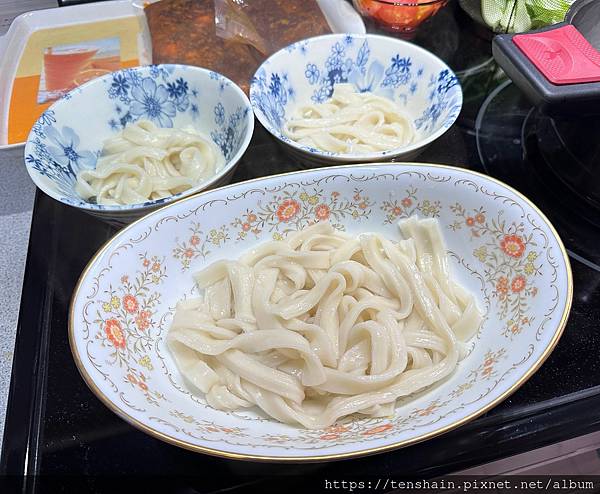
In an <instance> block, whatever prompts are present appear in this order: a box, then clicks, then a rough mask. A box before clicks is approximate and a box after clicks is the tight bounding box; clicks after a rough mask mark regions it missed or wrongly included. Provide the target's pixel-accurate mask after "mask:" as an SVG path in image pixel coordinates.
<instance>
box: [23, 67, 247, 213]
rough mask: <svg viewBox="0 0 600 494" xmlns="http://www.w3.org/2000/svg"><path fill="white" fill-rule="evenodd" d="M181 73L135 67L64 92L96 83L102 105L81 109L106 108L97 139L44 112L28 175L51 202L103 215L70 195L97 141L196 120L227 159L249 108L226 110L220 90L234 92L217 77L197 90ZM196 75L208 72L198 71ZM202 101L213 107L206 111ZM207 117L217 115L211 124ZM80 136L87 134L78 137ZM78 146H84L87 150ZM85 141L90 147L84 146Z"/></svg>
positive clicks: (30, 146) (79, 124)
mask: <svg viewBox="0 0 600 494" xmlns="http://www.w3.org/2000/svg"><path fill="white" fill-rule="evenodd" d="M187 70H188V69H187V67H186V66H177V65H163V66H150V67H138V68H132V69H125V70H122V71H118V72H115V73H113V74H110V75H107V76H104V77H102V78H100V79H99V80H95V81H92V82H91V83H87V84H85V85H82V86H80V87H79V88H77V89H76V90H74V91H72V92H71V93H70V94H71V97H72V98H73V97H80V95H81V94H83V91H85V88H86V86H87V85H88V84H95V85H98V84H100V85H101V86H102V87H101V89H100V93H98V92H95V95H96V96H97V98H96V99H98V100H100V99H102V100H103V101H95V102H94V103H88V102H84V104H85V103H87V105H90V104H102V105H103V106H106V107H107V108H109V109H112V110H109V112H110V113H109V116H108V118H106V120H105V130H103V131H102V132H101V134H102V137H101V138H98V137H95V136H94V137H91V136H90V135H89V132H88V131H87V129H86V128H85V120H84V119H83V120H81V119H77V118H75V119H73V118H72V116H71V115H68V114H65V113H64V112H63V113H62V114H61V115H59V112H58V108H57V109H56V110H54V109H52V108H50V109H48V110H46V111H45V112H44V113H43V114H42V115H41V116H40V117H39V119H38V120H37V122H36V123H35V125H34V126H33V128H32V134H31V135H30V137H29V139H28V143H27V146H26V155H25V162H26V165H27V166H28V167H29V168H30V169H31V170H32V171H33V172H34V173H36V174H39V175H40V176H42V177H44V181H45V183H48V181H50V182H51V183H52V188H53V189H54V191H55V194H56V196H55V197H56V198H57V199H60V200H61V201H63V202H66V203H68V204H72V205H75V206H82V205H85V207H86V208H87V209H89V208H93V209H98V210H105V209H114V207H110V206H108V207H107V206H103V205H99V204H93V205H91V204H88V203H85V202H84V201H83V200H82V199H81V198H79V196H78V195H77V194H76V193H75V192H74V185H75V182H76V176H77V173H78V172H79V171H80V170H81V169H87V168H94V166H95V165H96V161H97V159H98V156H99V155H100V153H101V148H102V143H103V141H104V140H105V139H106V138H108V137H110V136H111V135H113V134H115V133H117V132H119V131H121V130H122V129H123V128H124V127H125V126H127V125H128V124H129V123H131V122H135V121H137V120H139V119H149V120H151V121H153V122H154V123H155V124H156V125H158V126H159V127H173V126H174V125H175V124H176V122H177V121H178V120H181V122H184V123H183V125H184V126H185V125H186V124H187V125H189V124H190V123H191V122H190V120H191V121H197V120H200V121H201V123H202V124H203V127H202V128H204V132H205V133H206V134H207V135H208V136H209V137H210V138H211V139H212V140H213V141H214V143H215V144H216V145H217V146H218V147H219V149H220V150H221V152H222V153H223V156H224V157H225V159H226V160H227V161H229V160H231V159H232V158H233V157H234V155H235V154H236V153H237V152H238V150H239V149H240V147H241V146H243V145H244V140H245V139H246V138H248V136H247V133H248V126H249V124H251V119H252V118H253V117H252V115H251V114H250V107H248V106H242V105H240V104H237V105H235V106H233V105H232V102H233V101H235V99H234V100H233V101H229V100H228V99H227V98H231V97H232V96H234V95H233V94H230V93H228V96H227V97H226V96H225V93H224V90H225V88H229V90H230V91H232V92H233V91H234V88H233V87H232V84H231V82H230V81H229V80H228V79H225V78H224V77H223V76H221V75H220V74H217V73H216V72H210V74H208V75H209V77H206V78H205V79H204V80H203V82H202V86H201V87H197V86H196V83H195V81H194V79H193V77H188V76H187V74H186V72H187ZM196 70H202V71H203V72H209V71H204V69H196ZM102 88H104V89H102ZM235 90H236V91H237V90H238V88H235ZM203 94H205V96H206V95H207V94H210V98H206V97H205V98H202V95H203ZM238 99H239V96H238ZM208 101H216V103H215V104H213V105H212V106H208V107H207V102H208ZM240 102H241V100H240ZM59 103H60V102H59ZM104 113H106V112H104ZM213 115H214V116H215V117H216V116H217V115H218V121H217V122H214V119H213ZM200 117H202V118H201V119H200ZM65 120H70V121H76V125H63V122H64V121H65ZM180 125H181V123H180ZM81 132H84V133H86V132H88V134H87V135H85V136H84V135H83V134H81V135H80V133H81ZM84 142H87V143H88V144H87V146H86V145H84V144H83V143H84ZM90 142H94V143H95V144H96V145H95V146H93V147H90V146H89V143H90ZM180 195H185V193H183V194H180ZM170 200H172V199H171V198H165V199H162V200H153V201H148V202H146V203H144V204H142V205H135V206H121V207H119V208H121V209H128V208H132V207H138V208H139V207H140V206H141V207H145V206H150V205H157V204H160V203H163V202H169V201H170Z"/></svg>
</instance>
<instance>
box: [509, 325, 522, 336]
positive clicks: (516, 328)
mask: <svg viewBox="0 0 600 494" xmlns="http://www.w3.org/2000/svg"><path fill="white" fill-rule="evenodd" d="M520 331H521V328H520V327H519V325H518V324H513V327H512V328H510V332H511V333H512V334H519V333H520Z"/></svg>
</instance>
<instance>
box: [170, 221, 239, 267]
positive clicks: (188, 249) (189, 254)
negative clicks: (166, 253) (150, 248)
mask: <svg viewBox="0 0 600 494" xmlns="http://www.w3.org/2000/svg"><path fill="white" fill-rule="evenodd" d="M189 231H190V236H189V237H188V238H187V239H185V240H179V239H178V238H176V239H175V248H174V249H173V257H174V258H175V259H179V261H181V270H182V271H186V270H187V269H188V268H189V267H190V265H191V263H192V260H194V259H197V258H202V259H205V258H206V256H207V255H209V254H210V253H211V252H212V251H211V250H210V245H211V244H212V245H213V246H215V247H221V246H222V245H223V244H224V243H225V242H227V241H228V240H229V232H228V231H227V227H226V226H225V225H224V226H222V227H221V228H213V229H211V230H210V232H209V233H208V234H205V233H204V232H203V231H202V230H201V228H200V224H199V223H196V222H192V226H191V227H190V228H189Z"/></svg>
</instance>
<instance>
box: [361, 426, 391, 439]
mask: <svg viewBox="0 0 600 494" xmlns="http://www.w3.org/2000/svg"><path fill="white" fill-rule="evenodd" d="M393 427H394V426H393V425H392V424H384V425H379V426H377V427H373V428H372V429H369V430H367V431H365V432H363V436H372V435H373V434H381V433H382V432H385V431H389V430H390V429H392V428H393Z"/></svg>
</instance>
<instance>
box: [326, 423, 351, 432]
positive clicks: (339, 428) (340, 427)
mask: <svg viewBox="0 0 600 494" xmlns="http://www.w3.org/2000/svg"><path fill="white" fill-rule="evenodd" d="M325 430H326V431H327V432H335V433H337V434H340V433H342V432H348V431H349V430H350V429H349V428H348V427H345V426H343V425H332V426H329V427H327V429H325Z"/></svg>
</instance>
